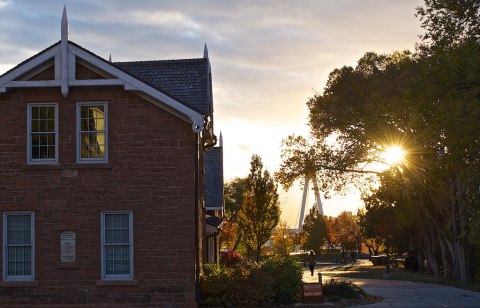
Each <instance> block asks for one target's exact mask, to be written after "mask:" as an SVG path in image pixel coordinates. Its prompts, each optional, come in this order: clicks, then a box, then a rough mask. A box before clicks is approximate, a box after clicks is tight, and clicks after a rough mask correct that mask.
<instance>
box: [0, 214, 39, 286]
mask: <svg viewBox="0 0 480 308" xmlns="http://www.w3.org/2000/svg"><path fill="white" fill-rule="evenodd" d="M34 248H35V245H34V214H33V213H32V212H11V213H8V212H7V213H4V214H3V278H4V279H5V280H17V281H29V280H33V277H34V256H35V249H34Z"/></svg>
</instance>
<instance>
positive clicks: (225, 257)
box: [220, 250, 242, 267]
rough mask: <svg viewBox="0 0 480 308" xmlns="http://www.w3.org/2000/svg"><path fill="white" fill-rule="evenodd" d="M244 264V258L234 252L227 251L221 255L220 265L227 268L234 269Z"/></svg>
mask: <svg viewBox="0 0 480 308" xmlns="http://www.w3.org/2000/svg"><path fill="white" fill-rule="evenodd" d="M240 263H242V257H241V256H240V255H239V254H238V252H236V251H234V250H227V251H226V252H224V253H222V254H221V255H220V264H223V265H225V266H226V267H234V266H237V265H238V264H240Z"/></svg>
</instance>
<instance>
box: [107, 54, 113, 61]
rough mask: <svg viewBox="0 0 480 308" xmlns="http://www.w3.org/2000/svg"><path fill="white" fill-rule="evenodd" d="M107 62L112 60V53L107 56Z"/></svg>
mask: <svg viewBox="0 0 480 308" xmlns="http://www.w3.org/2000/svg"><path fill="white" fill-rule="evenodd" d="M108 62H112V54H110V56H109V57H108Z"/></svg>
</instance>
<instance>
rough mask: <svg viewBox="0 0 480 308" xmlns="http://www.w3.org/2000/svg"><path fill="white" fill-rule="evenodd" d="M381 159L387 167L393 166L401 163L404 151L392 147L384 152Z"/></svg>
mask: <svg viewBox="0 0 480 308" xmlns="http://www.w3.org/2000/svg"><path fill="white" fill-rule="evenodd" d="M382 158H383V159H384V160H385V162H386V163H387V164H389V165H395V164H398V163H400V162H402V161H403V159H404V158H405V151H404V150H403V149H402V148H401V147H399V146H398V145H393V146H391V147H389V148H387V149H386V150H385V152H383V154H382Z"/></svg>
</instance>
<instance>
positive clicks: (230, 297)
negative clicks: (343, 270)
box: [201, 256, 302, 307]
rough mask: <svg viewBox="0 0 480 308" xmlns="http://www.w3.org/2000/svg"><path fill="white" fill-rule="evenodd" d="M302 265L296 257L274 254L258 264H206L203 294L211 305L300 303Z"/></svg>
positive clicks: (240, 305)
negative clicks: (233, 265) (227, 265)
mask: <svg viewBox="0 0 480 308" xmlns="http://www.w3.org/2000/svg"><path fill="white" fill-rule="evenodd" d="M301 284H302V267H301V265H299V262H298V260H297V259H296V258H292V257H283V256H275V257H272V258H269V259H267V260H265V261H263V262H261V263H259V264H258V265H251V266H247V265H244V264H242V263H240V264H238V265H237V266H235V267H230V268H228V267H224V266H222V265H218V264H205V265H204V267H203V275H202V277H201V291H202V297H203V299H204V301H205V302H206V304H207V305H208V306H221V307H252V306H256V307H258V306H262V307H264V306H270V305H272V304H274V303H277V304H291V303H294V302H297V301H298V299H299V296H300V289H301Z"/></svg>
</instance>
